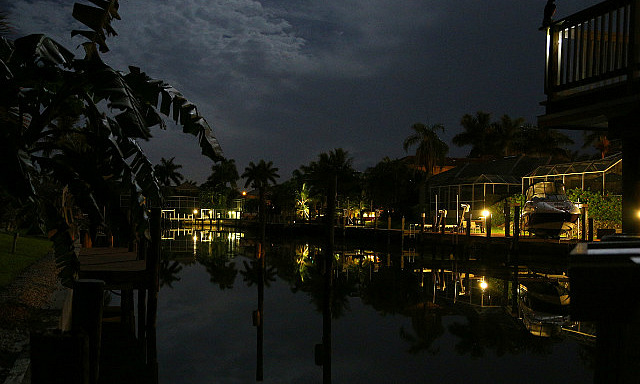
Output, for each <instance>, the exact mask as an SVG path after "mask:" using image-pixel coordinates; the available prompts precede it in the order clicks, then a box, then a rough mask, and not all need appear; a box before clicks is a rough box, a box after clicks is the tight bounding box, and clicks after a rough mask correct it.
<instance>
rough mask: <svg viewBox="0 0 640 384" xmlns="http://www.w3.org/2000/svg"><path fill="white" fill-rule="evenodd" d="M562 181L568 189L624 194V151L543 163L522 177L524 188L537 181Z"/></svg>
mask: <svg viewBox="0 0 640 384" xmlns="http://www.w3.org/2000/svg"><path fill="white" fill-rule="evenodd" d="M547 180H548V181H553V180H558V181H562V182H563V183H564V185H565V188H566V189H567V190H570V189H574V188H580V189H584V190H591V191H593V192H601V193H605V192H608V193H612V194H615V195H619V194H622V153H618V154H615V155H612V156H608V157H605V158H604V159H598V160H590V161H577V162H573V163H562V164H554V165H542V166H539V167H538V168H536V169H535V170H534V171H533V172H531V173H530V174H529V175H527V176H524V177H523V178H522V190H523V191H524V190H526V189H527V188H528V187H529V185H531V184H533V183H535V182H537V181H547Z"/></svg>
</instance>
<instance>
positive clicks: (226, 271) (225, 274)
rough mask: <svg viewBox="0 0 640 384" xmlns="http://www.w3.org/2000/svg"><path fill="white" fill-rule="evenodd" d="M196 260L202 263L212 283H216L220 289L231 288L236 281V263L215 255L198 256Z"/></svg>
mask: <svg viewBox="0 0 640 384" xmlns="http://www.w3.org/2000/svg"><path fill="white" fill-rule="evenodd" d="M198 262H199V263H200V264H201V265H203V266H204V267H205V268H206V270H207V272H208V273H209V276H210V279H209V281H211V282H212V283H214V284H218V286H219V287H220V289H222V290H224V289H231V288H233V283H234V282H235V281H236V276H237V275H238V270H237V269H236V263H233V262H232V263H228V264H227V262H226V260H224V259H220V258H216V257H198Z"/></svg>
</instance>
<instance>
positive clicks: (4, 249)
mask: <svg viewBox="0 0 640 384" xmlns="http://www.w3.org/2000/svg"><path fill="white" fill-rule="evenodd" d="M12 242H13V235H9V234H6V233H0V287H4V286H5V285H7V284H9V283H10V282H12V281H13V280H14V279H15V278H16V276H18V275H19V274H20V272H22V271H23V270H24V269H25V268H27V267H28V266H30V265H31V264H33V263H34V262H36V261H38V260H40V259H41V258H42V257H43V256H45V255H46V254H47V252H49V250H50V249H51V247H52V245H53V243H51V241H49V240H47V239H44V238H34V237H22V236H21V237H19V238H18V246H17V247H16V253H15V254H13V255H12V254H11V244H12Z"/></svg>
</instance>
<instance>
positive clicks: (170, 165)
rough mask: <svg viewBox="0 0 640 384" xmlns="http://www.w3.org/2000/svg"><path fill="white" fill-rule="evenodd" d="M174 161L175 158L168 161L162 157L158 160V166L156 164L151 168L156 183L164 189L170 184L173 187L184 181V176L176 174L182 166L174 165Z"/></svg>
mask: <svg viewBox="0 0 640 384" xmlns="http://www.w3.org/2000/svg"><path fill="white" fill-rule="evenodd" d="M174 160H175V157H172V158H170V159H169V160H167V159H165V158H164V157H163V158H162V159H160V164H156V165H155V166H154V167H153V172H154V173H155V175H156V178H157V179H158V182H159V183H160V184H161V185H163V186H165V187H169V186H171V183H172V182H173V183H174V184H175V185H180V183H182V180H184V176H182V175H181V174H180V172H178V169H180V168H182V165H180V164H175V163H174V162H173V161H174Z"/></svg>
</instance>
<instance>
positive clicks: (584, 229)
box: [580, 204, 588, 241]
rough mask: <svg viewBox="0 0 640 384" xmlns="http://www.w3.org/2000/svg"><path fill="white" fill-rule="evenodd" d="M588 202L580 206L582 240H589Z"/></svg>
mask: <svg viewBox="0 0 640 384" xmlns="http://www.w3.org/2000/svg"><path fill="white" fill-rule="evenodd" d="M587 208H588V206H587V204H582V207H580V227H581V228H580V232H581V233H580V240H582V241H587V218H588V213H587Z"/></svg>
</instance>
